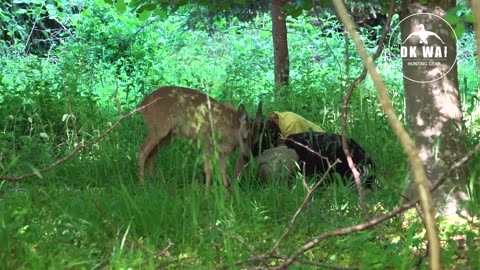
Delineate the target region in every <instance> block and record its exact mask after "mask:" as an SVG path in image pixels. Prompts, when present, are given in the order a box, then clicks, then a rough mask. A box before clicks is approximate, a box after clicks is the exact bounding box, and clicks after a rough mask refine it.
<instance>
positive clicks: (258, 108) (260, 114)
mask: <svg viewBox="0 0 480 270" xmlns="http://www.w3.org/2000/svg"><path fill="white" fill-rule="evenodd" d="M256 119H257V121H258V119H262V120H263V115H262V101H260V102H259V103H258V107H257V115H256Z"/></svg>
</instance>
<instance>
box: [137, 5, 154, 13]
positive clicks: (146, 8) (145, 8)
mask: <svg viewBox="0 0 480 270" xmlns="http://www.w3.org/2000/svg"><path fill="white" fill-rule="evenodd" d="M155 9H157V4H146V5H141V6H140V7H139V8H138V10H137V12H138V13H142V12H144V11H154V10H155Z"/></svg>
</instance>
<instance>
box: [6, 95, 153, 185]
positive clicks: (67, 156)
mask: <svg viewBox="0 0 480 270" xmlns="http://www.w3.org/2000/svg"><path fill="white" fill-rule="evenodd" d="M158 99H160V98H156V99H154V100H153V101H152V102H150V103H148V104H145V105H144V106H142V107H139V108H136V109H134V110H133V111H131V112H129V113H128V114H122V115H121V117H120V118H119V119H118V120H117V121H116V122H115V123H113V125H112V126H111V127H110V128H109V129H107V130H106V131H105V132H104V133H102V134H101V135H100V136H99V137H97V138H96V139H95V140H93V141H90V142H88V143H86V144H79V145H78V146H77V147H76V148H75V149H74V150H73V151H72V152H71V153H70V154H68V155H66V156H65V157H63V158H61V159H59V160H57V161H55V162H54V163H52V164H51V165H49V166H47V167H45V168H43V169H41V170H38V171H35V172H33V173H27V174H24V175H21V176H18V177H15V176H0V180H6V181H9V182H18V181H21V180H23V179H26V178H29V177H33V176H36V175H38V174H40V173H45V172H48V171H50V170H52V169H53V168H55V167H56V166H58V165H59V164H61V163H63V162H65V161H67V160H69V159H70V158H72V157H73V156H75V154H77V153H78V152H80V151H81V150H83V149H84V148H87V147H90V146H92V145H95V144H97V143H98V142H99V141H100V140H101V139H103V138H104V137H106V136H107V135H108V134H110V132H112V131H113V130H114V129H115V128H116V127H117V126H118V125H119V124H120V123H121V122H123V121H124V120H125V119H126V118H128V117H130V116H131V115H133V114H135V113H137V112H139V111H141V110H143V109H145V108H146V107H148V106H150V105H152V104H153V103H155V102H157V100H158Z"/></svg>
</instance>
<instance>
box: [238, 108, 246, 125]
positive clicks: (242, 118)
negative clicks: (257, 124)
mask: <svg viewBox="0 0 480 270" xmlns="http://www.w3.org/2000/svg"><path fill="white" fill-rule="evenodd" d="M237 117H238V119H239V120H240V121H241V122H243V121H247V119H248V115H247V111H246V110H245V106H243V104H240V106H238V109H237Z"/></svg>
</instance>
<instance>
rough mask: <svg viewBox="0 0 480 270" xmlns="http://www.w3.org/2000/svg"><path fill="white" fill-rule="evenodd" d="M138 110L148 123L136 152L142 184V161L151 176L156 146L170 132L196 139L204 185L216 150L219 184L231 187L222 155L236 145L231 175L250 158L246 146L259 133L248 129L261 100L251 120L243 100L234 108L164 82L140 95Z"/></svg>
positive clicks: (208, 181) (166, 139) (259, 118)
mask: <svg viewBox="0 0 480 270" xmlns="http://www.w3.org/2000/svg"><path fill="white" fill-rule="evenodd" d="M140 113H141V114H142V116H143V119H144V120H145V123H146V124H147V126H148V136H147V138H146V139H145V142H144V143H143V145H142V146H141V147H140V150H139V152H138V156H139V160H138V171H139V178H140V183H141V184H142V185H143V184H144V179H145V172H144V171H145V165H146V166H147V170H148V173H149V174H150V175H151V176H153V173H154V161H155V158H156V156H157V155H158V152H159V150H160V149H161V148H162V146H164V145H166V144H167V143H168V142H169V141H170V140H171V139H172V137H173V136H181V137H185V138H187V139H190V140H192V141H197V142H199V143H200V146H201V152H202V154H203V161H204V169H205V178H206V179H205V181H206V189H207V190H208V189H209V188H210V186H211V159H212V156H213V152H214V151H217V152H218V158H219V166H220V173H221V177H222V180H223V184H224V185H225V187H226V188H227V190H228V191H231V189H232V186H231V183H230V181H229V180H228V177H227V168H226V161H225V155H227V154H231V153H233V152H235V150H236V149H237V148H240V154H239V157H238V159H237V163H236V168H235V172H234V178H237V177H238V176H239V175H240V172H241V170H242V169H243V167H244V166H245V164H246V163H247V162H248V160H249V158H250V155H251V153H250V146H251V145H253V142H256V141H257V140H258V136H259V135H258V134H257V133H252V132H250V129H251V128H252V127H253V126H258V123H259V122H261V121H262V104H261V102H260V103H259V105H258V109H257V116H256V119H255V121H251V120H250V119H249V118H248V115H247V112H246V110H245V107H244V106H243V104H242V105H240V106H239V107H238V109H237V110H235V108H234V107H233V106H232V105H230V104H223V103H221V102H219V101H217V100H215V99H213V98H212V97H210V96H208V95H207V94H205V93H203V92H201V91H198V90H195V89H190V88H185V87H177V86H164V87H161V88H159V89H157V90H155V91H154V92H152V93H150V94H149V95H147V96H146V97H145V98H144V100H143V102H142V103H141V107H140ZM257 122H258V123H257ZM254 136H255V137H256V138H254Z"/></svg>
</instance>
